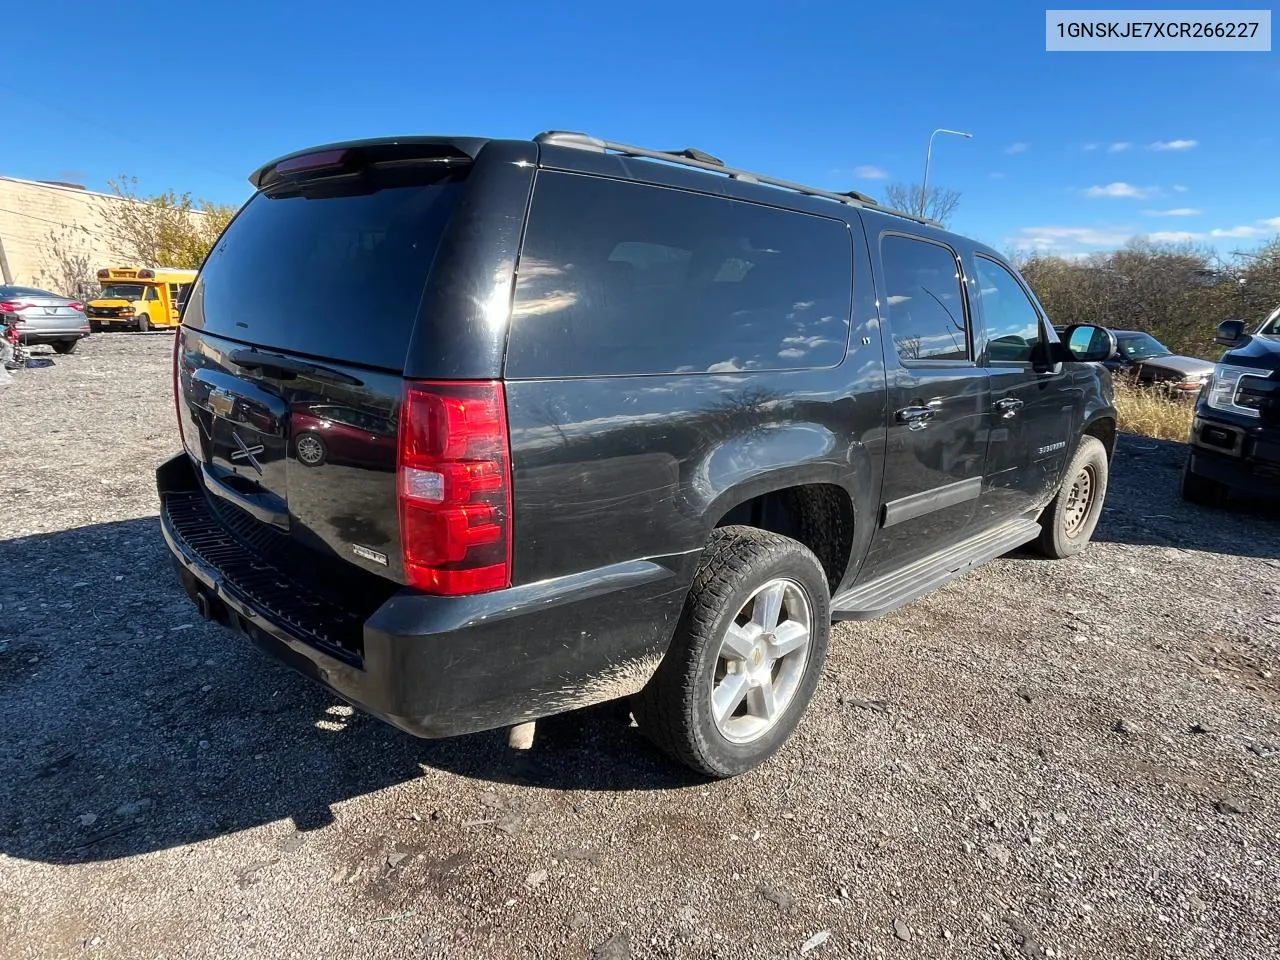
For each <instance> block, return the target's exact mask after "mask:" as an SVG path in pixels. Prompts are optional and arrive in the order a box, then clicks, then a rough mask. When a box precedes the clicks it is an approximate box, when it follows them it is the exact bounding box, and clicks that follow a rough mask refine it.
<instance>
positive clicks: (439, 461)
mask: <svg viewBox="0 0 1280 960" xmlns="http://www.w3.org/2000/svg"><path fill="white" fill-rule="evenodd" d="M397 483H398V484H399V499H400V542H401V545H402V549H403V554H404V568H405V574H406V575H407V577H408V580H409V583H410V584H412V585H413V586H415V587H417V588H419V589H420V590H424V591H426V592H428V593H436V594H444V595H448V596H458V595H462V594H469V593H483V592H485V591H488V590H501V589H502V588H503V587H508V586H510V585H511V450H510V444H509V440H508V437H507V405H506V396H505V394H504V393H503V389H502V384H501V383H500V382H498V381H496V380H491V381H480V382H450V383H428V382H422V381H415V382H412V383H409V384H408V386H407V388H406V391H405V398H404V406H403V407H402V409H401V411H400V450H399V463H398V477H397Z"/></svg>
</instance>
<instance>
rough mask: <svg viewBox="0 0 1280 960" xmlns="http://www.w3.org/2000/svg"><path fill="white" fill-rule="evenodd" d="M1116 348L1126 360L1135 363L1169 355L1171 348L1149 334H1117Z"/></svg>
mask: <svg viewBox="0 0 1280 960" xmlns="http://www.w3.org/2000/svg"><path fill="white" fill-rule="evenodd" d="M1116 347H1117V348H1118V349H1119V351H1120V353H1121V354H1122V355H1123V356H1124V358H1125V359H1126V360H1130V361H1132V362H1134V363H1137V362H1138V361H1140V360H1150V359H1151V358H1152V357H1167V356H1168V355H1169V348H1168V347H1166V346H1165V345H1164V344H1163V343H1161V342H1160V341H1159V340H1157V339H1156V338H1155V337H1153V336H1151V334H1149V333H1126V334H1117V335H1116Z"/></svg>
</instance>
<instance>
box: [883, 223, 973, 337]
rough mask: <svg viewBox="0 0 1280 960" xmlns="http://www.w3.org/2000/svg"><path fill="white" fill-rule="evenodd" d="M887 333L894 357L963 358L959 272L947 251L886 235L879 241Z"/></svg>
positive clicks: (964, 328)
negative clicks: (890, 336) (887, 324)
mask: <svg viewBox="0 0 1280 960" xmlns="http://www.w3.org/2000/svg"><path fill="white" fill-rule="evenodd" d="M880 259H881V262H882V263H883V264H884V286H885V301H886V302H885V304H884V305H883V307H882V309H884V312H885V313H886V314H887V315H888V319H889V331H890V333H891V334H892V335H893V345H894V347H896V348H897V351H898V357H899V358H900V359H902V360H905V361H907V362H911V361H913V360H968V359H969V329H968V325H967V323H966V320H965V310H964V291H963V290H962V289H961V286H960V269H959V266H958V264H957V262H956V256H955V254H954V253H953V252H952V251H951V248H950V247H944V246H943V245H942V244H940V243H933V242H932V241H929V240H917V239H916V238H914V237H902V236H896V235H892V234H891V235H888V236H886V237H884V238H883V239H882V240H881V241H880Z"/></svg>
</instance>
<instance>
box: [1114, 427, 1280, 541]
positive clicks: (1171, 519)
mask: <svg viewBox="0 0 1280 960" xmlns="http://www.w3.org/2000/svg"><path fill="white" fill-rule="evenodd" d="M1186 458H1187V445H1186V444H1185V443H1176V442H1174V441H1172V440H1152V439H1151V438H1150V437H1139V436H1133V435H1131V434H1121V435H1120V438H1119V440H1118V442H1117V445H1116V452H1115V458H1114V460H1113V462H1112V467H1111V482H1110V485H1109V488H1108V490H1107V504H1106V508H1105V511H1104V513H1103V515H1102V522H1101V523H1100V524H1099V525H1098V529H1097V531H1096V532H1095V533H1094V539H1095V540H1098V541H1102V542H1110V543H1127V544H1133V545H1136V546H1156V547H1174V548H1176V549H1179V550H1201V551H1205V552H1209V553H1220V554H1224V555H1226V556H1236V557H1250V558H1258V559H1267V560H1270V559H1277V558H1280V500H1277V501H1276V502H1272V503H1267V502H1264V501H1259V500H1233V501H1232V502H1231V503H1230V505H1228V506H1226V507H1221V508H1208V507H1197V506H1195V505H1193V504H1190V503H1187V502H1186V501H1185V500H1183V499H1182V497H1181V494H1180V493H1179V489H1180V484H1181V480H1182V465H1183V463H1184V462H1185V461H1186Z"/></svg>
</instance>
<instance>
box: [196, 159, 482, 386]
mask: <svg viewBox="0 0 1280 960" xmlns="http://www.w3.org/2000/svg"><path fill="white" fill-rule="evenodd" d="M392 175H393V174H385V175H384V174H381V173H378V172H375V171H370V172H367V173H366V177H365V182H366V184H367V185H368V186H369V187H372V188H374V189H372V190H371V191H370V192H364V193H356V194H352V193H350V192H347V193H342V192H336V191H334V190H332V189H330V190H329V191H328V192H327V193H323V194H318V195H317V194H314V193H313V194H311V195H304V194H301V193H298V192H292V193H287V194H283V195H278V196H274V195H270V194H264V193H259V194H258V195H256V196H255V197H254V198H253V199H252V200H250V201H249V204H248V205H247V206H246V207H245V208H244V210H242V211H241V212H240V214H239V216H237V217H236V219H235V220H234V221H233V222H232V224H231V226H230V228H228V230H227V232H226V233H225V234H223V236H222V239H221V240H220V241H219V242H218V245H217V246H216V247H215V248H214V250H213V252H212V253H210V255H209V258H208V260H207V261H206V262H205V265H204V269H203V270H202V272H201V274H200V278H199V280H198V281H197V282H196V286H195V288H194V289H193V290H192V291H191V295H190V298H189V302H188V304H187V307H186V312H185V314H184V321H185V322H187V323H190V324H192V325H194V326H197V327H203V328H204V329H206V330H208V331H209V332H211V333H217V334H222V335H225V336H228V337H234V338H235V339H237V340H244V341H248V342H251V343H255V344H261V345H264V346H270V347H277V348H280V349H284V350H296V351H298V352H299V353H308V354H313V355H316V356H321V357H333V358H340V359H343V360H348V361H351V362H354V363H364V364H368V365H370V366H375V367H386V368H390V369H394V370H401V369H403V367H404V358H405V352H406V350H407V347H408V344H409V337H410V334H411V332H412V329H413V324H414V319H415V317H416V316H417V312H418V304H419V301H420V300H421V299H422V291H423V287H424V286H425V284H426V278H427V274H428V272H429V271H430V269H431V262H432V259H433V257H434V256H435V252H436V247H437V246H438V245H439V241H440V236H441V234H442V233H443V230H444V226H445V223H446V222H447V219H448V216H449V213H450V212H451V211H452V209H453V206H454V204H455V202H456V199H457V194H458V191H459V190H460V189H461V186H460V185H458V184H440V183H435V184H431V183H421V182H409V183H405V179H406V177H407V175H406V174H405V173H403V172H401V173H400V174H399V175H397V176H398V179H397V180H395V181H391V180H389V179H388V178H389V177H390V176H392ZM378 187H381V189H377V188H378Z"/></svg>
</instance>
